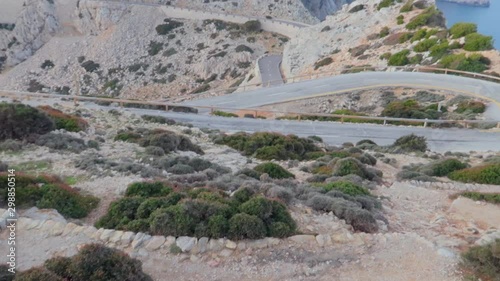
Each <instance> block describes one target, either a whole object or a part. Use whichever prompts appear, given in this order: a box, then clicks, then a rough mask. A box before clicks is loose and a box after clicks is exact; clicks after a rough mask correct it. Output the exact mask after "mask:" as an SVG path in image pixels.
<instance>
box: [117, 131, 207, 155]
mask: <svg viewBox="0 0 500 281" xmlns="http://www.w3.org/2000/svg"><path fill="white" fill-rule="evenodd" d="M115 141H126V142H132V143H137V144H139V145H140V146H142V147H148V146H157V147H160V148H162V149H163V151H164V152H165V154H168V153H170V152H173V151H176V150H180V151H193V152H196V153H198V154H203V150H201V148H200V147H199V146H198V145H195V144H193V143H192V142H191V140H190V139H189V138H187V137H186V136H183V135H178V134H176V133H174V132H171V131H167V130H162V129H155V130H148V129H140V130H139V129H137V130H128V131H119V132H118V134H117V135H116V136H115Z"/></svg>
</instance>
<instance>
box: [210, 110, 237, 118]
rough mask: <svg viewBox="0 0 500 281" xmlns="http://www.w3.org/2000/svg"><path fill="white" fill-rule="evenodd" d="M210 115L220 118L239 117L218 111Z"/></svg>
mask: <svg viewBox="0 0 500 281" xmlns="http://www.w3.org/2000/svg"><path fill="white" fill-rule="evenodd" d="M212 115H215V116H222V117H239V116H238V114H234V113H231V112H224V111H220V110H216V111H214V112H213V113H212Z"/></svg>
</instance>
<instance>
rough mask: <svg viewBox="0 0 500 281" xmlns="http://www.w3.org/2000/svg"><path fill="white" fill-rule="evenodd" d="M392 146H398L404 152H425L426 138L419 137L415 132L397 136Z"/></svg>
mask: <svg viewBox="0 0 500 281" xmlns="http://www.w3.org/2000/svg"><path fill="white" fill-rule="evenodd" d="M392 146H394V147H399V148H400V149H402V150H403V151H406V152H412V151H420V152H425V151H426V150H427V140H426V138H425V137H420V136H417V135H415V134H411V135H406V136H402V137H400V138H398V139H397V140H396V141H395V142H394V144H393V145H392Z"/></svg>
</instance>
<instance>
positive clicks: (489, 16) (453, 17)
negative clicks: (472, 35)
mask: <svg viewBox="0 0 500 281" xmlns="http://www.w3.org/2000/svg"><path fill="white" fill-rule="evenodd" d="M436 5H437V7H438V8H439V10H441V11H442V12H443V14H444V16H445V17H446V25H447V26H448V27H450V26H452V25H453V24H455V23H457V22H473V23H475V24H477V27H478V31H479V33H482V34H484V35H489V36H493V39H494V40H495V49H497V50H500V0H490V6H489V7H487V8H486V7H474V6H467V5H460V4H455V3H449V2H443V1H436Z"/></svg>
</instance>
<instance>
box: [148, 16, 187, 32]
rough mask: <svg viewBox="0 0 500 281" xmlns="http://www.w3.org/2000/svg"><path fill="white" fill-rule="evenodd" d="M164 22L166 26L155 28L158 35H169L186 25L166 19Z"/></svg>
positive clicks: (161, 25)
mask: <svg viewBox="0 0 500 281" xmlns="http://www.w3.org/2000/svg"><path fill="white" fill-rule="evenodd" d="M164 22H165V23H164V24H160V25H158V26H156V28H155V29H156V33H158V35H167V34H169V33H170V32H171V31H173V30H174V29H176V28H179V27H181V26H183V25H184V23H182V22H179V21H175V20H172V19H165V20H164Z"/></svg>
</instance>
